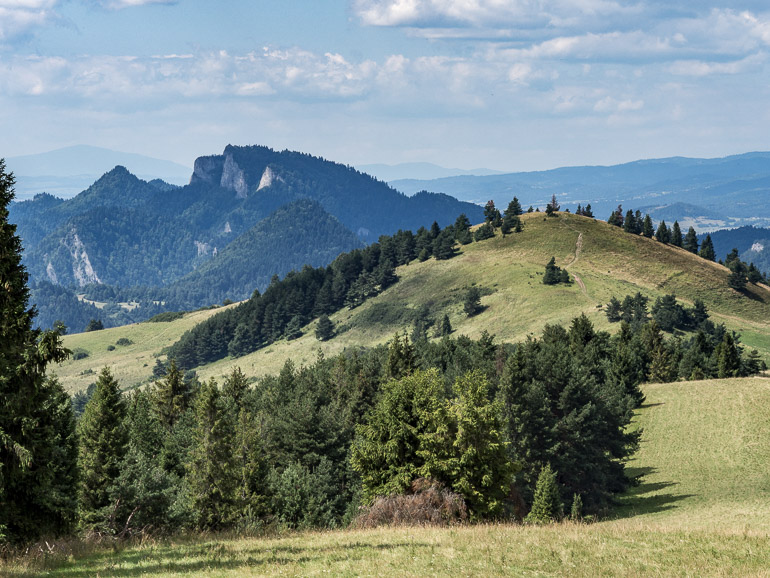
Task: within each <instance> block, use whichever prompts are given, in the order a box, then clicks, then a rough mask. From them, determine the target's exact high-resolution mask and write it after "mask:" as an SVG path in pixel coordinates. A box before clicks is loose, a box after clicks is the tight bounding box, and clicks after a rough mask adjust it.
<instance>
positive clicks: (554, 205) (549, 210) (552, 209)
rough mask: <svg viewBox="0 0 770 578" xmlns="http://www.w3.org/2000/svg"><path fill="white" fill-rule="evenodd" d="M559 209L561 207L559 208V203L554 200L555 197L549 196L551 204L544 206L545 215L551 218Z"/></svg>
mask: <svg viewBox="0 0 770 578" xmlns="http://www.w3.org/2000/svg"><path fill="white" fill-rule="evenodd" d="M560 209H561V207H560V206H559V201H557V200H556V195H551V202H550V203H548V204H547V205H546V207H545V214H546V215H548V216H549V217H552V216H553V215H554V213H557V212H558V211H559V210H560Z"/></svg>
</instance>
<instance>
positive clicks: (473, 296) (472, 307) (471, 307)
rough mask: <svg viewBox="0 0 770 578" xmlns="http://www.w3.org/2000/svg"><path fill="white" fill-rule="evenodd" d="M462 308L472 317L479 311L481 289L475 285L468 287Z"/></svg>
mask: <svg viewBox="0 0 770 578" xmlns="http://www.w3.org/2000/svg"><path fill="white" fill-rule="evenodd" d="M463 310H464V311H465V314H466V315H467V316H468V317H473V316H474V315H476V314H477V313H479V312H480V311H481V291H479V288H478V287H476V286H475V285H474V286H471V287H468V290H467V291H466V292H465V299H464V301H463Z"/></svg>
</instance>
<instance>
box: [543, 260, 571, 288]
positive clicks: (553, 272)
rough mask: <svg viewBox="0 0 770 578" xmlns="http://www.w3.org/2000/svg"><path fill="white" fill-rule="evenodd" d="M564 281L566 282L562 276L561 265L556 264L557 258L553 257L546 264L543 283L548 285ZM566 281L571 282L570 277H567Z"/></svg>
mask: <svg viewBox="0 0 770 578" xmlns="http://www.w3.org/2000/svg"><path fill="white" fill-rule="evenodd" d="M562 282H564V278H563V277H562V269H561V267H557V266H556V258H555V257H551V260H550V261H548V263H547V264H546V266H545V274H544V275H543V283H544V284H546V285H556V284H557V283H562ZM566 282H569V277H567V281H566Z"/></svg>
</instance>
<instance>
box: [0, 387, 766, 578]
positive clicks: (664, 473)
mask: <svg viewBox="0 0 770 578" xmlns="http://www.w3.org/2000/svg"><path fill="white" fill-rule="evenodd" d="M644 391H645V394H646V395H647V403H646V404H645V405H644V406H643V407H642V408H641V409H640V410H639V411H638V412H637V416H636V425H637V426H638V427H641V428H643V430H644V434H643V437H642V444H641V449H640V450H639V452H638V454H637V456H636V457H635V459H634V460H633V462H632V464H631V466H632V467H633V469H632V473H634V472H635V473H637V474H640V473H641V474H644V477H643V479H642V483H641V485H640V486H638V487H637V488H635V489H633V490H632V491H631V492H630V493H629V494H628V495H626V496H624V497H623V498H622V499H621V507H620V508H619V509H618V511H617V516H616V518H615V519H611V520H606V521H601V522H598V523H594V524H587V525H586V524H571V523H564V524H556V525H551V526H545V527H528V526H520V525H514V524H505V525H481V526H465V527H456V528H445V529H441V528H380V529H375V530H365V531H362V530H342V531H335V532H307V533H291V534H285V535H280V534H279V535H271V536H268V537H264V538H239V539H229V538H226V537H220V538H217V537H208V538H205V539H198V540H184V539H178V540H174V541H168V542H149V543H145V544H143V545H141V546H135V547H131V548H127V549H126V550H124V551H122V552H120V553H119V554H116V553H115V552H113V551H112V550H109V551H103V550H97V551H96V552H93V551H91V552H85V553H80V554H77V553H76V554H77V555H76V556H74V558H70V559H67V557H66V556H65V557H63V558H54V559H53V560H51V562H50V564H49V566H48V569H49V572H48V573H47V574H46V575H49V576H91V575H97V574H99V575H120V576H140V575H149V574H151V575H153V576H177V575H183V574H185V575H189V574H190V573H211V574H214V575H217V576H246V575H254V574H259V575H263V574H279V573H280V574H284V575H303V576H312V575H320V574H332V575H339V576H355V575H404V576H423V575H455V574H462V575H479V576H481V575H485V576H486V575H510V574H515V575H530V574H533V575H557V576H597V575H604V576H620V575H622V576H648V575H665V576H704V575H710V576H713V575H719V576H762V575H766V572H767V568H769V567H770V472H768V469H767V464H768V463H770V422H769V421H768V419H767V414H766V408H767V407H768V406H770V379H767V378H747V379H729V380H710V381H701V382H687V383H672V384H660V385H658V384H655V385H647V386H645V389H644ZM39 569H40V567H39V566H34V567H32V568H31V569H30V568H25V567H24V566H16V567H6V569H5V570H6V571H7V573H8V574H10V575H23V574H24V572H25V571H29V575H32V574H34V573H35V571H38V570H39ZM2 570H3V568H2V566H0V571H2Z"/></svg>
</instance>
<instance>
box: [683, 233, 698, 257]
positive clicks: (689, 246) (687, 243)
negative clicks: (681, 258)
mask: <svg viewBox="0 0 770 578" xmlns="http://www.w3.org/2000/svg"><path fill="white" fill-rule="evenodd" d="M682 248H684V249H686V250H687V251H689V252H690V253H695V254H696V255H697V254H698V234H697V233H696V232H695V229H693V228H692V227H690V228H689V229H687V234H686V235H685V236H684V241H683V242H682Z"/></svg>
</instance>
